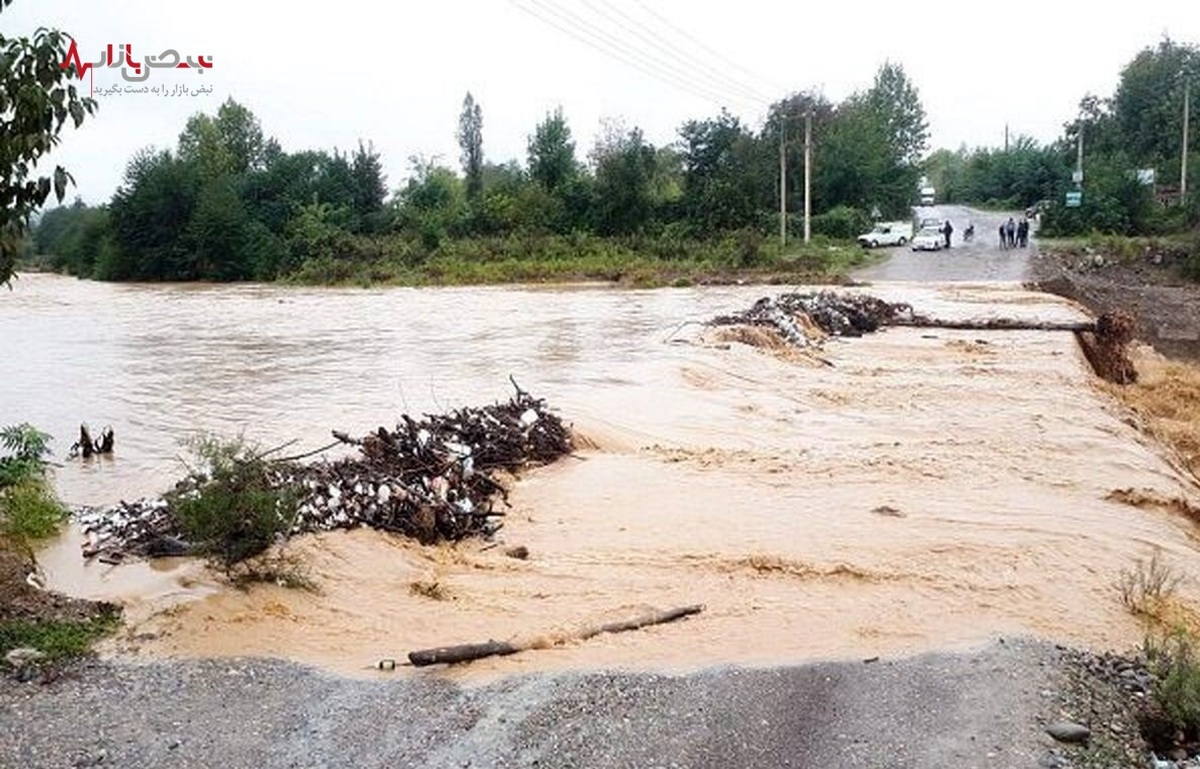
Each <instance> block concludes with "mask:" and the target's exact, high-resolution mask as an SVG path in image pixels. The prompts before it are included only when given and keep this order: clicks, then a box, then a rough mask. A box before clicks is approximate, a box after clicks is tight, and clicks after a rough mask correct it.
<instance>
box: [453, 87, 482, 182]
mask: <svg viewBox="0 0 1200 769" xmlns="http://www.w3.org/2000/svg"><path fill="white" fill-rule="evenodd" d="M458 146H459V147H460V148H461V150H462V154H461V155H460V159H461V161H462V169H463V176H465V177H466V179H467V199H468V200H470V201H472V202H475V201H477V200H479V196H480V195H482V194H483V110H482V109H480V107H479V103H478V102H476V101H475V97H473V96H471V92H470V91H468V92H467V95H466V98H464V99H463V106H462V114H461V115H459V117H458Z"/></svg>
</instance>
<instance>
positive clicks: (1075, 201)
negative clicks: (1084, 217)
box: [1067, 192, 1083, 208]
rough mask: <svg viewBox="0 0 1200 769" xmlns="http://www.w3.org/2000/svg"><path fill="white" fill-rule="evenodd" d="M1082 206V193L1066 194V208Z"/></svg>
mask: <svg viewBox="0 0 1200 769" xmlns="http://www.w3.org/2000/svg"><path fill="white" fill-rule="evenodd" d="M1082 204H1083V193H1082V192H1068V193H1067V208H1079V206H1081V205H1082Z"/></svg>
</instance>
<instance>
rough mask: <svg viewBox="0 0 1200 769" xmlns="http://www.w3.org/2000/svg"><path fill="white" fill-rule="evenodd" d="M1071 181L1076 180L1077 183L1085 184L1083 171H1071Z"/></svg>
mask: <svg viewBox="0 0 1200 769" xmlns="http://www.w3.org/2000/svg"><path fill="white" fill-rule="evenodd" d="M1071 181H1073V182H1075V183H1076V184H1083V171H1080V170H1078V169H1076V170H1074V171H1072V172H1071Z"/></svg>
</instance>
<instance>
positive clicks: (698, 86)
mask: <svg viewBox="0 0 1200 769" xmlns="http://www.w3.org/2000/svg"><path fill="white" fill-rule="evenodd" d="M509 2H510V3H512V5H514V6H516V7H517V8H518V9H520V10H521V11H523V12H525V13H527V14H529V15H530V16H533V17H534V18H536V19H538V20H539V21H541V22H542V23H544V24H548V25H549V26H551V27H553V28H555V29H557V30H558V31H560V32H562V33H563V34H566V35H568V36H570V37H572V38H574V39H575V40H577V41H579V42H581V43H583V44H584V45H587V46H588V47H589V48H592V49H593V50H596V51H598V52H600V53H602V54H605V55H606V56H609V57H611V58H613V59H616V60H617V61H619V62H621V63H622V64H625V65H626V66H629V67H632V68H633V69H636V70H638V71H639V72H641V73H643V74H645V75H649V76H650V77H652V78H655V79H656V80H659V81H661V82H664V83H667V84H668V85H672V86H674V87H676V88H679V89H680V90H683V91H686V92H688V93H690V94H692V95H693V96H698V97H700V98H702V99H705V100H708V101H712V102H714V103H717V104H726V103H729V102H736V103H740V104H742V105H743V106H745V105H753V106H754V107H758V106H759V105H758V104H757V103H753V102H749V101H748V100H746V99H745V98H743V97H733V96H731V95H729V94H726V93H722V92H721V91H720V90H717V89H715V88H712V87H711V86H709V85H706V84H704V83H702V82H700V81H697V80H694V79H692V78H689V77H685V76H680V75H677V74H674V73H672V72H668V71H663V70H662V69H661V68H660V67H658V66H656V65H655V62H654V61H653V59H649V58H648V57H646V56H645V55H644V54H642V53H641V52H639V51H637V50H636V49H632V48H629V47H628V46H625V45H623V44H621V43H620V42H614V39H613V38H612V37H611V35H606V34H604V33H603V32H597V31H595V30H594V29H591V28H590V27H589V26H588V25H587V24H586V22H583V23H582V24H581V22H582V20H581V19H579V17H577V16H575V15H574V14H572V13H570V12H564V11H561V10H560V9H557V8H555V7H554V6H552V5H549V4H548V3H544V2H542V0H528V2H530V3H531V4H532V5H533V6H535V7H536V8H539V9H541V10H542V13H539V12H538V11H537V10H535V9H534V8H531V7H526V6H524V5H522V4H521V3H519V2H517V0H509ZM547 14H549V15H547Z"/></svg>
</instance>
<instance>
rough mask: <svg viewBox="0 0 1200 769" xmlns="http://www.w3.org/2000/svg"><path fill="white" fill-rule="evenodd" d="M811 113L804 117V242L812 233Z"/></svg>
mask: <svg viewBox="0 0 1200 769" xmlns="http://www.w3.org/2000/svg"><path fill="white" fill-rule="evenodd" d="M811 191H812V113H811V112H809V113H808V114H807V115H805V116H804V242H805V243H807V242H808V240H809V237H810V235H811V233H812V226H811V225H812V205H811V204H810V193H811Z"/></svg>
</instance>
